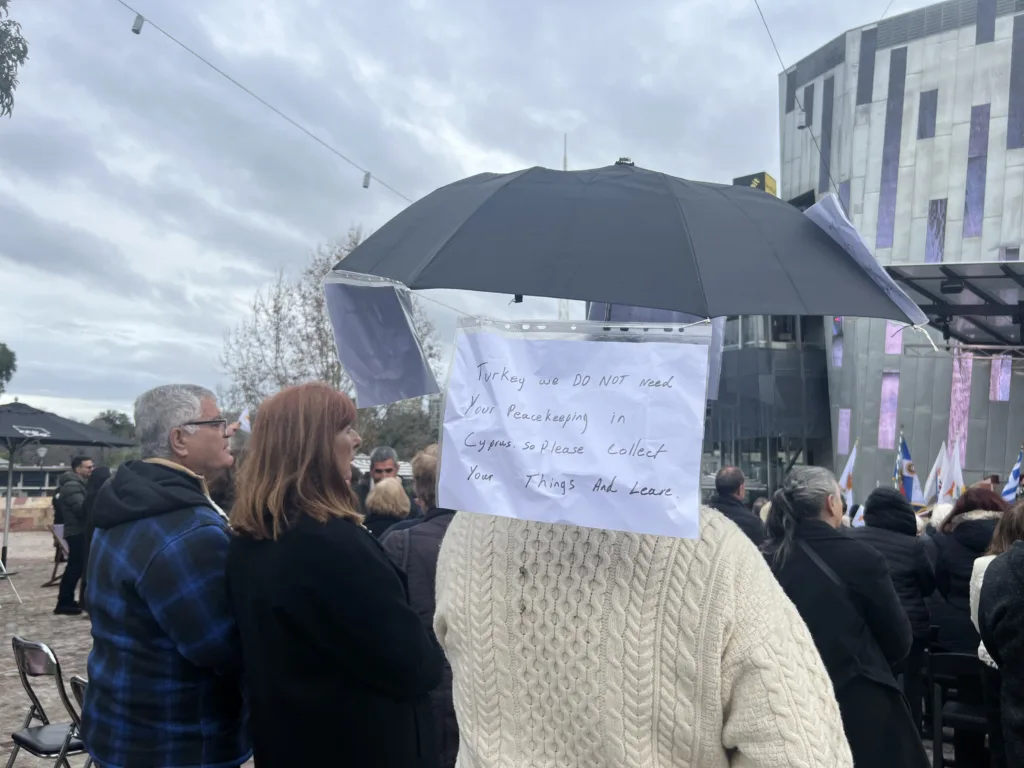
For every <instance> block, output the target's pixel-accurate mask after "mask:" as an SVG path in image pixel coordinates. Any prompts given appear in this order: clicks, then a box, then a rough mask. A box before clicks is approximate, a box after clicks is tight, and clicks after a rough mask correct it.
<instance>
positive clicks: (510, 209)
mask: <svg viewBox="0 0 1024 768" xmlns="http://www.w3.org/2000/svg"><path fill="white" fill-rule="evenodd" d="M338 268H339V269H343V270H346V271H349V272H357V273H363V274H369V275H376V276H379V277H384V278H388V279H390V280H395V281H398V282H400V283H403V284H405V285H406V286H408V287H409V288H411V289H414V290H417V289H427V288H454V289H462V290H472V291H487V292H492V293H504V294H520V295H529V296H547V297H552V298H563V299H577V300H581V301H592V302H607V303H610V304H626V305H630V306H635V307H648V308H652V309H663V310H672V311H676V312H686V313H689V314H693V315H699V316H701V317H720V316H723V315H756V314H786V315H851V316H856V317H878V318H886V319H890V320H897V321H900V322H905V323H918V322H923V321H924V318H923V315H921V314H920V312H916V311H915V310H917V307H916V306H915V305H914V304H913V302H911V301H910V300H909V299H908V298H907V297H906V295H905V294H903V293H902V291H901V290H900V289H899V288H897V287H896V286H895V284H894V283H892V280H891V279H889V278H888V277H887V276H885V275H884V273H883V274H882V277H881V280H882V282H883V283H884V284H883V285H880V284H879V276H878V275H874V276H872V274H871V271H870V270H869V269H867V268H865V266H864V265H862V264H860V263H858V262H857V260H856V259H855V258H853V257H852V256H851V255H850V254H849V253H848V252H847V250H845V249H844V247H843V245H841V244H840V243H839V242H837V240H836V239H834V238H833V237H831V236H830V235H829V234H828V233H827V232H826V231H825V230H824V229H822V228H821V227H820V226H819V225H817V224H815V223H814V222H813V221H811V220H810V219H809V218H808V217H807V216H805V215H804V214H803V213H801V212H800V211H799V210H798V209H796V208H794V207H793V206H791V205H789V204H788V203H785V202H783V201H782V200H779V199H778V198H777V197H775V196H773V195H769V194H767V193H765V192H764V191H762V190H758V189H752V188H749V187H739V186H727V185H722V184H711V183H706V182H698V181H687V180H685V179H679V178H675V177H673V176H668V175H666V174H663V173H657V172H654V171H648V170H645V169H643V168H637V167H635V166H633V165H625V164H617V165H614V166H610V167H607V168H599V169H596V170H589V171H553V170H549V169H546V168H529V169H526V170H523V171H517V172H515V173H508V174H502V175H499V174H492V173H485V174H480V175H478V176H472V177H470V178H468V179H463V180H462V181H458V182H455V183H454V184H450V185H448V186H446V187H442V188H441V189H438V190H436V191H435V192H433V193H431V194H430V195H427V196H426V197H425V198H423V199H422V200H420V201H418V202H416V203H414V204H413V205H411V206H409V207H408V208H406V209H405V210H404V211H402V212H401V213H399V214H398V215H397V216H395V217H394V218H393V219H392V220H391V221H389V222H388V223H387V224H385V225H384V226H383V227H381V228H380V229H379V230H377V231H376V232H375V233H374V234H373V235H371V236H370V237H369V238H367V239H366V241H365V242H363V243H362V244H361V245H360V246H359V247H357V248H356V249H355V250H354V251H353V252H352V253H351V254H350V255H349V256H348V257H347V258H346V259H345V260H344V262H342V263H340V264H339V265H338ZM878 271H879V272H881V270H880V269H879V270H878ZM886 281H887V282H886ZM894 292H895V294H899V296H901V297H902V301H897V300H894V295H895V294H894Z"/></svg>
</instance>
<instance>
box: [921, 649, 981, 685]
mask: <svg viewBox="0 0 1024 768" xmlns="http://www.w3.org/2000/svg"><path fill="white" fill-rule="evenodd" d="M928 666H929V668H930V669H931V672H932V674H933V675H935V676H937V677H972V678H979V679H980V677H981V673H982V669H983V668H982V662H981V659H979V658H978V654H976V653H931V654H929V655H928Z"/></svg>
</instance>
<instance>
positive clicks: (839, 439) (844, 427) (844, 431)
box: [836, 408, 850, 456]
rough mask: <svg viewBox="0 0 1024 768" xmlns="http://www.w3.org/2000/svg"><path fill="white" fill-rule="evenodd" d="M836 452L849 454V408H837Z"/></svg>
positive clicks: (842, 454)
mask: <svg viewBox="0 0 1024 768" xmlns="http://www.w3.org/2000/svg"><path fill="white" fill-rule="evenodd" d="M836 432H837V434H836V454H838V455H839V456H849V455H850V409H849V408H840V409H839V428H838V429H837V430H836Z"/></svg>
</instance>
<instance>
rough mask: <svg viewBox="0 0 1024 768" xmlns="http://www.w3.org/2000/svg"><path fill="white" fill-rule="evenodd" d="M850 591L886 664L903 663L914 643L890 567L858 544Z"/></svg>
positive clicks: (877, 554) (883, 559) (872, 552)
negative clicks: (858, 604)
mask: <svg viewBox="0 0 1024 768" xmlns="http://www.w3.org/2000/svg"><path fill="white" fill-rule="evenodd" d="M856 558H857V567H856V570H855V576H854V577H853V578H850V581H849V585H850V590H851V592H852V593H853V594H854V596H855V597H856V598H857V600H858V602H859V603H860V608H861V611H862V612H863V615H864V620H865V621H866V622H867V625H868V628H869V629H870V630H871V634H872V635H874V637H875V640H876V641H877V642H878V645H879V647H880V648H881V649H882V653H883V654H884V655H885V659H886V661H888V662H889V664H896V663H898V662H900V661H903V659H905V658H906V657H907V654H908V653H910V646H911V645H912V644H913V642H914V635H913V631H912V629H911V627H910V619H908V618H907V612H906V610H904V608H903V604H902V603H901V602H900V598H899V596H898V595H897V594H896V588H895V587H894V586H893V583H892V577H891V576H890V574H889V567H888V566H887V565H886V563H885V558H884V557H882V555H880V554H879V553H878V552H877V551H876V550H874V549H872V548H871V547H868V546H866V545H863V544H860V546H859V551H858V552H857V553H856Z"/></svg>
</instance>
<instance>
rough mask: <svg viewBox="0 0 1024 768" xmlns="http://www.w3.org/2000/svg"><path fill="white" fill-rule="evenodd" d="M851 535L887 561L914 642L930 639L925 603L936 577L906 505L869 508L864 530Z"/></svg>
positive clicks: (866, 512)
mask: <svg viewBox="0 0 1024 768" xmlns="http://www.w3.org/2000/svg"><path fill="white" fill-rule="evenodd" d="M850 535H851V536H853V537H854V538H855V539H857V540H858V541H860V542H863V543H864V544H868V545H869V546H871V547H872V548H873V549H875V550H876V551H878V552H879V553H880V554H881V555H882V557H884V558H885V562H886V565H888V566H889V575H890V576H891V577H892V583H893V586H894V587H895V588H896V594H897V595H899V598H900V603H902V605H903V610H905V611H906V612H907V618H908V619H910V626H911V628H912V630H913V633H914V638H915V639H924V638H927V637H928V627H929V625H930V624H931V618H930V615H929V613H928V606H927V605H926V604H925V601H924V599H925V598H926V597H928V595H930V594H932V592H934V591H935V573H934V572H933V571H932V565H931V562H930V561H929V560H928V557H927V556H926V554H925V548H924V542H923V541H921V539H919V538H918V536H917V520H916V519H915V516H914V512H913V509H912V508H911V507H910V505H909V504H908V505H906V508H905V509H901V508H900V506H898V505H892V506H889V505H884V506H883V505H869V506H866V507H865V509H864V526H863V527H861V528H853V529H852V530H851V531H850Z"/></svg>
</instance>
